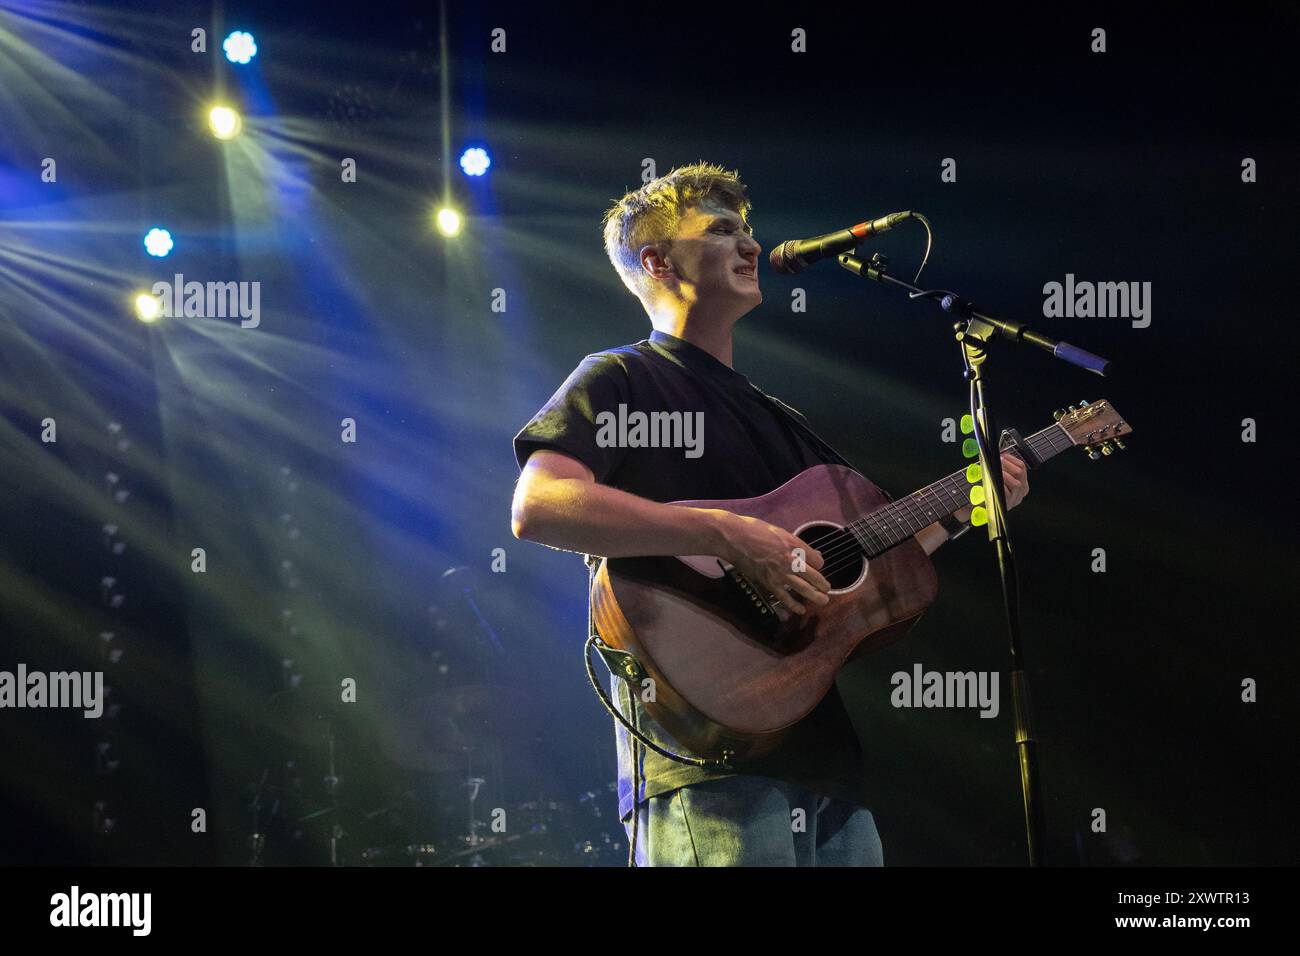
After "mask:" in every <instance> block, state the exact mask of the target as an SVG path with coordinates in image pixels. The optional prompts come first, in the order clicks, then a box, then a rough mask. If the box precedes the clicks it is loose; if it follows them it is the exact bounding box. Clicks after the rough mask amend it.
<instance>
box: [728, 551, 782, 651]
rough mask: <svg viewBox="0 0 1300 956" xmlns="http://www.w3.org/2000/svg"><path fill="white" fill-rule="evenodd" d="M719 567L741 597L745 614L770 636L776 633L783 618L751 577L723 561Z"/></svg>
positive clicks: (742, 609)
mask: <svg viewBox="0 0 1300 956" xmlns="http://www.w3.org/2000/svg"><path fill="white" fill-rule="evenodd" d="M718 567H719V568H721V569H722V574H723V576H724V577H725V578H726V580H727V582H728V583H729V584H730V585H731V587H732V590H733V591H734V592H735V593H736V596H737V597H738V598H739V603H740V607H741V613H742V614H743V616H744V617H745V618H747V619H748V620H749V621H750V622H751V623H752V624H753V625H754V626H755V627H757V628H759V629H760V630H762V631H763V632H764V633H766V634H768V635H769V636H771V635H775V634H776V632H777V631H778V630H779V629H780V627H781V618H780V617H779V616H778V615H777V613H776V608H774V607H772V604H771V602H769V601H768V600H767V598H765V597H763V595H762V593H761V592H760V591H759V590H758V588H756V587H754V585H753V583H751V582H750V580H749V578H747V577H745V576H744V575H743V574H741V573H740V571H738V570H737V569H736V568H734V567H731V568H728V567H727V566H726V565H725V564H723V563H722V562H721V561H719V562H718Z"/></svg>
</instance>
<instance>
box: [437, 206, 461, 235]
mask: <svg viewBox="0 0 1300 956" xmlns="http://www.w3.org/2000/svg"><path fill="white" fill-rule="evenodd" d="M438 231H439V232H440V233H442V234H443V235H444V236H455V235H457V234H459V233H460V213H458V212H457V211H456V210H454V209H452V208H451V207H450V206H443V207H442V208H441V209H439V210H438Z"/></svg>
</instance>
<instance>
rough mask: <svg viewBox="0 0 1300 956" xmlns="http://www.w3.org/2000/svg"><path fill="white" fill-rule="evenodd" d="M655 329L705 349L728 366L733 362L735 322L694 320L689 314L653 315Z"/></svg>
mask: <svg viewBox="0 0 1300 956" xmlns="http://www.w3.org/2000/svg"><path fill="white" fill-rule="evenodd" d="M651 322H652V323H653V324H654V327H655V329H657V330H658V331H660V332H665V333H667V334H668V335H671V336H674V337H676V338H679V339H681V340H682V341H683V342H690V343H691V344H692V345H694V346H695V347H696V348H699V349H703V350H704V351H706V352H708V353H709V354H710V355H712V356H713V357H714V358H715V359H717V360H718V361H719V362H721V363H722V364H723V365H725V366H727V368H732V364H731V330H732V327H733V325H734V323H723V324H718V323H715V322H700V321H692V320H691V317H690V316H689V315H674V316H652V317H651Z"/></svg>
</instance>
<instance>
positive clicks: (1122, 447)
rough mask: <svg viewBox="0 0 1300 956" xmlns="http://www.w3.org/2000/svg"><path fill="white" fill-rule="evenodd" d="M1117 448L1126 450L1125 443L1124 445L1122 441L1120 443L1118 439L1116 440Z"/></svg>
mask: <svg viewBox="0 0 1300 956" xmlns="http://www.w3.org/2000/svg"><path fill="white" fill-rule="evenodd" d="M1115 447H1116V448H1118V449H1119V450H1120V451H1123V450H1124V443H1123V442H1122V441H1120V440H1119V439H1118V438H1116V439H1115Z"/></svg>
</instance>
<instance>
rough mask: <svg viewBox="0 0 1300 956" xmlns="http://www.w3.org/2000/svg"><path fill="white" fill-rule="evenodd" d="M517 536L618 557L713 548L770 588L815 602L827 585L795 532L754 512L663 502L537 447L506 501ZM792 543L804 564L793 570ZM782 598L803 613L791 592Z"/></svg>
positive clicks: (814, 557)
mask: <svg viewBox="0 0 1300 956" xmlns="http://www.w3.org/2000/svg"><path fill="white" fill-rule="evenodd" d="M511 528H512V530H513V531H514V535H515V537H516V538H520V539H523V540H528V541H536V542H538V543H540V544H545V545H548V546H550V547H553V548H559V549H561V550H564V551H578V552H582V553H585V554H598V555H601V556H603V557H609V558H619V557H631V556H643V555H644V556H649V555H688V554H712V555H717V556H718V557H720V558H722V559H723V560H724V561H727V562H728V563H730V564H733V565H735V566H736V567H738V568H739V569H740V570H741V571H742V572H744V573H745V574H747V575H748V576H750V577H751V578H752V579H754V580H757V581H759V582H761V583H763V584H765V585H766V586H767V587H768V588H769V589H770V590H771V591H772V592H773V593H781V592H782V591H784V590H785V589H786V588H787V587H789V588H790V589H792V590H793V591H794V593H795V594H797V595H799V596H801V597H802V598H804V599H805V600H807V601H810V602H812V603H815V604H818V605H821V604H825V603H826V601H827V600H828V599H827V597H826V596H825V594H824V593H823V592H825V591H828V590H830V584H829V583H828V582H827V581H826V579H825V578H823V577H822V575H821V574H820V573H819V572H818V570H817V569H818V568H820V567H821V566H822V558H821V555H820V554H819V553H818V552H817V551H816V550H815V549H812V548H809V547H808V546H807V545H806V544H805V543H804V542H803V541H801V540H799V539H798V538H796V537H795V536H794V535H792V534H790V533H789V532H787V531H785V530H784V529H782V528H778V527H776V526H775V525H771V524H768V523H767V522H765V521H761V520H759V519H757V518H749V517H743V516H741V515H735V514H732V513H731V512H729V511H723V510H721V509H718V508H690V507H686V506H684V505H672V504H662V503H660V502H657V501H650V500H649V499H646V498H640V497H638V496H636V495H633V494H629V493H628V492H625V491H620V490H619V489H617V488H611V487H609V486H607V485H602V484H600V483H598V482H597V481H595V478H594V476H593V475H592V473H591V469H589V468H588V467H587V466H586V465H584V464H583V463H582V462H580V461H578V460H577V459H576V458H573V457H571V456H569V455H565V454H563V453H562V452H558V451H553V450H551V449H545V448H543V449H538V450H537V451H535V452H533V453H532V454H531V455H529V456H528V461H527V463H526V464H525V465H524V469H523V473H522V474H521V475H520V476H519V484H518V485H517V486H516V488H515V496H514V501H513V503H512V505H511ZM795 548H803V549H805V551H806V557H805V560H806V562H807V570H806V571H804V572H802V573H801V574H797V573H795V572H794V571H793V570H792V565H793V561H792V557H793V551H794V549H795ZM787 603H788V604H789V606H790V607H791V608H792V609H795V610H797V611H799V612H800V613H802V604H801V603H800V602H798V601H795V600H793V598H792V597H791V598H788V599H787Z"/></svg>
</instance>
